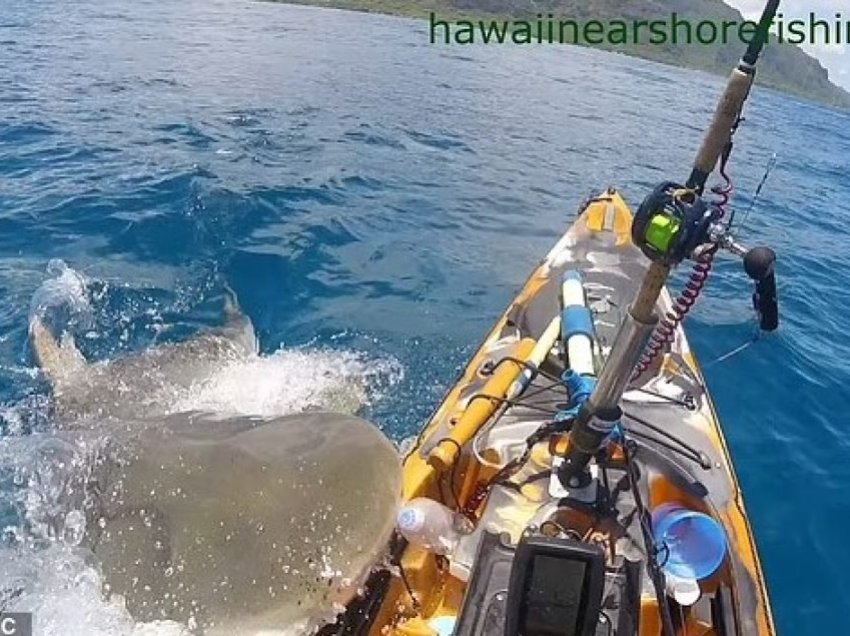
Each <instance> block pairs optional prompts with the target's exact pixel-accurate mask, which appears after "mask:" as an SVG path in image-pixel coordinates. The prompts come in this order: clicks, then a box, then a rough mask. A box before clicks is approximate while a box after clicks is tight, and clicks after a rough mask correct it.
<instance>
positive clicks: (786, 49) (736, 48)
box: [288, 0, 850, 108]
mask: <svg viewBox="0 0 850 636" xmlns="http://www.w3.org/2000/svg"><path fill="white" fill-rule="evenodd" d="M288 1H290V2H292V3H293V4H309V5H316V6H327V7H335V8H339V9H349V10H354V11H365V12H371V13H387V14H393V15H403V16H409V17H414V18H427V17H428V16H429V14H430V13H431V12H434V13H436V15H437V16H438V18H439V19H441V20H447V19H449V20H457V19H474V20H480V19H499V20H529V21H531V22H534V21H536V20H537V16H538V15H540V14H543V15H544V16H546V15H548V14H553V15H554V16H555V19H556V21H557V20H559V19H569V20H576V21H579V22H586V21H588V20H600V21H603V22H605V21H607V20H626V21H631V20H647V21H651V20H665V19H669V18H670V16H671V14H672V13H673V12H676V13H677V14H679V15H680V16H682V17H683V18H687V19H688V20H689V21H691V22H692V23H696V22H699V21H700V20H704V19H707V20H713V21H717V22H721V21H723V20H737V21H743V18H742V16H741V14H740V13H739V12H738V11H737V10H736V9H733V8H732V7H730V6H728V5H726V4H725V3H723V2H721V0H294V1H293V0H288ZM596 48H604V49H609V50H615V51H620V52H622V53H626V54H628V55H634V56H637V57H642V58H645V59H649V60H654V61H656V62H663V63H667V64H672V65H675V66H683V67H687V68H695V69H701V70H705V71H709V72H713V73H721V74H724V75H725V74H728V73H729V71H730V70H731V68H732V66H733V65H734V64H735V63H736V62H737V60H738V59H739V58H740V56H741V54H742V52H743V45H742V44H741V42H740V41H738V40H737V39H736V38H734V37H733V38H731V40H730V41H729V43H728V44H720V43H718V44H713V45H702V44H691V45H688V44H684V43H681V42H680V43H679V44H671V43H667V44H664V45H652V44H648V43H647V44H642V45H634V44H617V45H610V44H601V45H598V46H597V47H596ZM758 82H759V83H761V84H762V85H764V86H769V87H771V88H775V89H778V90H783V91H787V92H789V93H792V94H795V95H798V96H800V97H803V98H806V99H810V100H813V101H817V102H821V103H825V104H829V105H833V106H839V107H843V108H850V93H847V92H846V91H844V90H843V89H841V88H839V87H838V86H836V85H835V84H833V83H832V82H830V80H829V75H828V73H827V70H826V69H825V68H824V67H823V66H822V65H821V64H820V62H818V61H817V60H816V59H815V58H813V57H811V56H810V55H808V54H806V53H805V52H804V51H803V50H802V49H800V48H799V47H797V46H793V45H790V44H778V43H776V42H772V43H771V44H770V45H769V46H768V47H767V50H766V52H765V54H764V56H763V58H762V62H761V63H760V67H759V76H758Z"/></svg>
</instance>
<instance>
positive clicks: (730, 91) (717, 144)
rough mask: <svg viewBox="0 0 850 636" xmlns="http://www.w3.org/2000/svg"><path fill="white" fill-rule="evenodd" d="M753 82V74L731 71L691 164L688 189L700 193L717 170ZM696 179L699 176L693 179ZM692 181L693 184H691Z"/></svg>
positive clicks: (739, 70) (737, 70)
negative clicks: (693, 189) (694, 189)
mask: <svg viewBox="0 0 850 636" xmlns="http://www.w3.org/2000/svg"><path fill="white" fill-rule="evenodd" d="M753 78H754V75H753V73H752V72H745V71H743V70H741V67H738V68H736V69H735V70H733V71H732V75H731V76H730V77H729V83H728V84H727V85H726V90H725V92H724V93H723V96H722V97H721V98H720V102H719V103H718V104H717V110H716V111H715V112H714V119H713V120H712V122H711V126H710V127H709V129H708V132H707V133H706V135H705V139H703V142H702V146H701V147H700V149H699V152H698V153H697V157H696V160H695V161H694V172H693V174H692V176H691V179H689V182H688V185H689V186H690V187H696V188H697V189H698V190H702V186H704V185H705V180H706V178H707V177H708V175H710V174H711V173H712V172H713V171H714V168H715V166H717V161H718V159H720V155H721V154H723V150H724V148H726V145H727V144H728V143H729V140H730V139H731V138H732V131H733V129H734V128H735V125H736V124H737V122H738V117H739V116H740V114H741V109H742V108H743V106H744V102H746V101H747V97H748V95H749V94H750V88H751V87H752V85H753ZM697 175H699V176H698V177H697V178H695V177H696V176H697ZM694 181H696V183H693V182H694Z"/></svg>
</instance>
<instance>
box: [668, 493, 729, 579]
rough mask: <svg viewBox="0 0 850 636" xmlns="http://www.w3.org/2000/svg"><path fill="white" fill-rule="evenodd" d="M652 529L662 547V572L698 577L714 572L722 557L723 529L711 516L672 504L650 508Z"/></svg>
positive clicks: (723, 546) (678, 576)
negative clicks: (651, 509)
mask: <svg viewBox="0 0 850 636" xmlns="http://www.w3.org/2000/svg"><path fill="white" fill-rule="evenodd" d="M652 533H653V535H654V537H653V538H654V539H655V543H656V545H657V546H658V548H660V549H661V550H662V553H661V554H660V555H659V561H660V562H661V564H662V565H661V569H662V570H663V571H664V572H665V574H668V575H671V576H673V577H675V578H676V579H680V580H686V581H687V580H691V581H700V580H702V579H706V578H708V577H709V576H711V575H712V574H714V573H715V572H716V571H717V569H718V568H719V567H720V565H721V564H722V563H723V559H724V558H725V557H726V533H725V532H724V531H723V527H722V526H721V525H720V524H719V523H717V521H715V520H714V519H713V518H712V517H710V516H708V515H707V514H704V513H702V512H697V511H696V510H690V509H688V508H683V507H682V506H678V505H675V504H664V505H661V506H659V507H658V508H656V509H655V510H653V511H652Z"/></svg>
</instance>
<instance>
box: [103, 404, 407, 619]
mask: <svg viewBox="0 0 850 636" xmlns="http://www.w3.org/2000/svg"><path fill="white" fill-rule="evenodd" d="M109 472H110V474H109V476H108V479H106V483H107V484H108V486H107V487H106V488H104V489H103V491H102V493H101V495H100V497H99V505H98V506H97V508H96V512H95V513H94V516H93V518H92V520H91V521H92V523H91V524H90V525H91V528H92V529H93V534H92V537H91V548H92V550H93V552H94V554H95V557H96V558H97V560H98V562H99V563H100V565H101V568H102V570H103V574H104V578H105V582H106V584H107V585H108V586H109V589H110V591H111V592H112V593H115V594H120V595H122V596H123V598H124V600H125V602H126V605H127V608H128V609H129V610H130V612H131V614H132V615H133V616H134V618H136V619H138V620H145V621H149V620H160V619H173V620H177V621H181V622H186V621H190V622H192V621H193V622H195V623H196V624H197V625H198V626H199V627H200V628H201V629H202V630H203V631H204V633H207V634H253V633H258V632H262V633H269V632H273V631H274V630H283V629H284V628H288V627H291V626H296V625H297V626H299V628H302V629H303V630H304V633H309V631H310V629H312V628H315V627H317V626H320V625H322V624H324V623H325V622H327V621H328V620H332V619H333V618H334V615H335V608H337V610H336V611H338V608H339V607H340V604H344V603H347V602H348V601H350V600H351V599H352V598H353V597H354V595H355V593H356V590H357V588H358V587H359V586H361V585H362V584H363V582H364V580H365V578H366V577H367V576H368V574H369V572H370V570H371V568H372V567H373V566H374V565H375V564H376V563H377V562H378V561H380V560H381V558H382V556H383V555H384V554H385V551H386V546H387V544H388V542H389V539H390V536H391V534H392V531H393V527H394V520H395V513H396V510H397V505H398V501H399V497H400V491H401V469H400V460H399V456H398V453H397V451H396V449H395V447H394V446H393V445H392V444H391V443H390V442H389V441H388V440H387V439H386V438H385V437H384V436H383V434H381V432H380V431H379V430H378V429H376V428H375V427H374V426H372V425H371V424H369V423H368V422H365V421H364V420H361V419H359V418H357V417H354V416H351V415H338V414H330V413H309V414H300V415H292V416H286V417H280V418H273V419H265V420H258V419H254V418H246V417H235V418H234V417H231V418H215V417H212V416H209V415H201V414H181V415H177V416H171V417H170V418H168V419H166V420H164V421H163V422H161V423H160V424H159V425H158V426H156V427H149V428H146V429H145V430H144V431H143V432H141V433H139V434H138V435H136V436H135V437H134V438H133V439H132V441H131V442H130V443H124V444H123V445H122V447H121V449H120V452H119V455H118V457H117V458H115V459H114V460H113V461H112V462H110V465H109ZM300 631H301V629H299V632H300Z"/></svg>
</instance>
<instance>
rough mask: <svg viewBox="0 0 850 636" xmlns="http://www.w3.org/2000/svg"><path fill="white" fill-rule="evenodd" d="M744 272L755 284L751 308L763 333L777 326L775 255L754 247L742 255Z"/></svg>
mask: <svg viewBox="0 0 850 636" xmlns="http://www.w3.org/2000/svg"><path fill="white" fill-rule="evenodd" d="M744 271H745V272H747V275H748V276H749V277H750V278H752V279H753V280H754V281H755V283H756V291H755V293H754V294H753V307H754V308H755V310H756V311H757V312H758V315H759V327H760V328H761V329H762V330H763V331H775V330H776V328H777V327H778V326H779V303H778V300H777V297H776V253H775V252H774V251H773V250H772V249H770V248H769V247H754V248H752V249H751V250H748V251H747V252H746V254H744Z"/></svg>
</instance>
